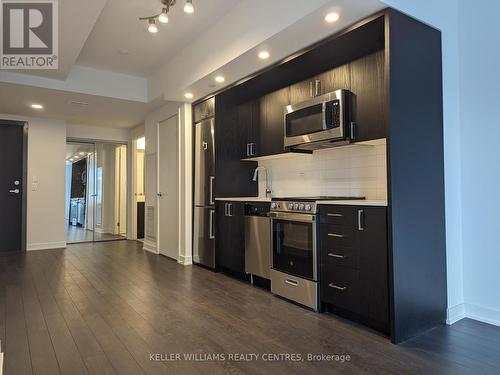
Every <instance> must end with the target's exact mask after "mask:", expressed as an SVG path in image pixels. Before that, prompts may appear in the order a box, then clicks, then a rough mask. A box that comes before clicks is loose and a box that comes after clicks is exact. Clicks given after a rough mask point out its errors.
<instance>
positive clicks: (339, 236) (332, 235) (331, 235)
mask: <svg viewBox="0 0 500 375" xmlns="http://www.w3.org/2000/svg"><path fill="white" fill-rule="evenodd" d="M328 235H329V236H330V237H336V238H344V235H343V234H337V233H328Z"/></svg>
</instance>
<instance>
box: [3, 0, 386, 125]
mask: <svg viewBox="0 0 500 375" xmlns="http://www.w3.org/2000/svg"><path fill="white" fill-rule="evenodd" d="M193 3H194V6H195V9H196V10H195V13H194V14H192V15H188V14H185V13H184V12H183V5H184V0H177V4H176V5H175V6H174V7H173V8H172V9H171V14H170V17H169V18H170V22H169V23H168V24H167V25H163V24H161V25H160V26H159V27H160V32H159V33H158V34H150V33H148V32H147V31H146V30H145V28H146V22H145V21H139V20H138V17H139V16H149V15H152V14H154V13H157V12H159V11H160V10H161V7H162V6H161V2H160V0H86V1H85V2H84V3H82V2H81V1H79V0H61V1H60V2H59V4H60V8H59V12H60V33H61V35H60V64H61V65H60V69H59V70H58V71H24V72H20V73H22V74H17V73H12V72H8V71H0V113H6V114H12V115H21V116H23V115H24V116H38V117H45V118H58V119H64V120H66V121H67V122H68V123H69V124H79V125H82V124H85V125H94V126H105V127H114V128H131V127H133V126H135V125H137V124H139V123H141V122H143V120H144V119H145V117H146V115H147V114H149V113H150V112H151V111H153V110H155V109H157V108H159V107H160V106H163V105H166V104H168V103H175V102H179V101H185V99H184V93H185V92H187V91H192V92H193V93H194V99H193V100H196V99H199V98H200V97H202V96H204V95H206V94H209V93H211V92H213V91H215V90H218V89H220V88H221V87H222V86H223V85H216V86H214V79H213V78H214V75H215V74H223V75H224V76H225V77H226V82H225V83H224V84H230V83H232V82H235V81H237V80H239V79H241V78H244V77H245V76H247V75H249V74H252V73H254V72H256V71H258V70H260V69H263V68H265V67H266V66H268V65H270V64H273V63H274V62H276V61H279V60H280V59H282V58H283V57H286V56H288V55H290V54H292V53H294V52H296V51H297V50H300V49H301V48H303V47H305V46H307V45H310V44H312V43H315V42H316V41H318V40H320V39H322V38H324V37H326V36H328V35H331V34H333V33H335V32H337V31H339V30H340V29H342V28H344V27H346V26H347V25H350V24H352V23H354V22H356V21H358V20H360V19H362V18H364V17H366V16H368V15H370V14H372V13H374V12H375V11H377V10H379V9H382V8H384V7H385V4H384V3H383V2H381V1H379V0H307V1H304V0H272V1H270V0H194V1H193ZM332 10H334V11H338V12H339V13H340V16H341V18H340V20H339V22H337V23H335V24H328V25H327V24H326V23H325V22H324V19H323V18H324V14H326V12H328V11H332ZM260 48H267V49H269V51H270V52H271V58H270V59H269V60H266V61H260V60H258V59H257V58H256V52H257V51H258V50H259V49H260ZM120 50H125V51H127V53H126V54H123V53H120V52H119V51H120ZM18 73H19V72H18ZM70 100H74V101H82V102H87V103H89V106H88V107H84V108H82V107H74V106H71V105H68V102H69V101H70ZM34 102H37V103H40V104H43V105H44V107H45V108H44V109H43V110H42V111H34V110H33V109H31V108H30V104H32V103H34Z"/></svg>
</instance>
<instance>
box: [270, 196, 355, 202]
mask: <svg viewBox="0 0 500 375" xmlns="http://www.w3.org/2000/svg"><path fill="white" fill-rule="evenodd" d="M363 199H365V197H345V196H342V197H339V196H319V197H284V198H279V197H275V198H273V199H272V200H273V201H286V202H289V201H293V202H295V201H297V202H315V201H347V200H349V201H350V200H363Z"/></svg>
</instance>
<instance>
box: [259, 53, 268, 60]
mask: <svg viewBox="0 0 500 375" xmlns="http://www.w3.org/2000/svg"><path fill="white" fill-rule="evenodd" d="M269 56H270V54H269V52H267V51H260V52H259V59H261V60H266V59H268V58H269Z"/></svg>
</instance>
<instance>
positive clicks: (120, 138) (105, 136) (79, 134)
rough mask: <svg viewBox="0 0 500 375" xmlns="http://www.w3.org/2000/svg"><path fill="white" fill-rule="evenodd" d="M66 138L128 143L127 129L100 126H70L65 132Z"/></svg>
mask: <svg viewBox="0 0 500 375" xmlns="http://www.w3.org/2000/svg"><path fill="white" fill-rule="evenodd" d="M66 136H67V137H68V138H77V139H91V140H99V141H115V142H128V141H129V138H130V130H129V129H119V128H105V127H101V126H86V125H71V124H68V126H67V130H66Z"/></svg>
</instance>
